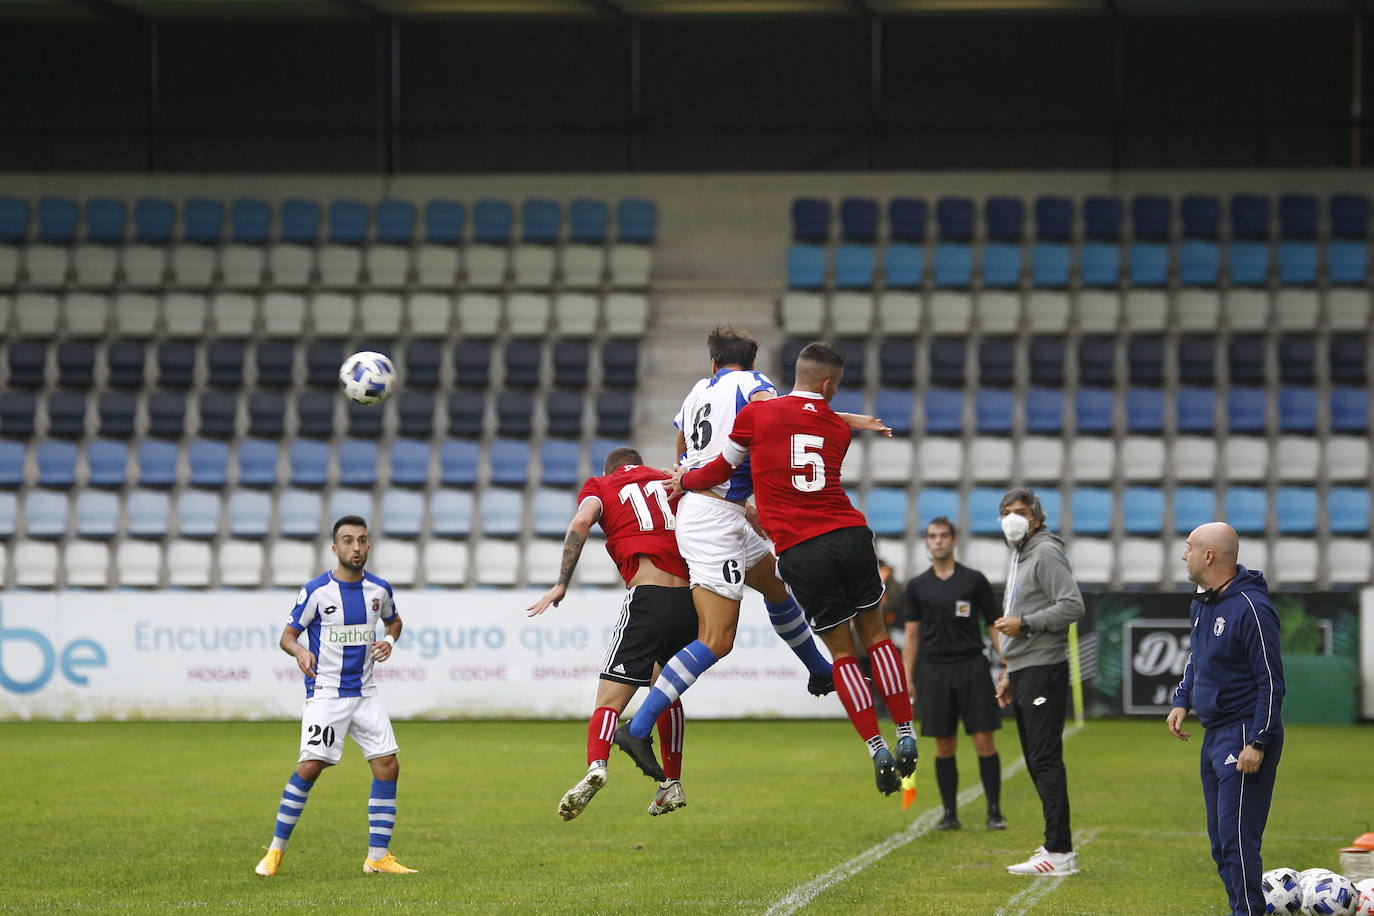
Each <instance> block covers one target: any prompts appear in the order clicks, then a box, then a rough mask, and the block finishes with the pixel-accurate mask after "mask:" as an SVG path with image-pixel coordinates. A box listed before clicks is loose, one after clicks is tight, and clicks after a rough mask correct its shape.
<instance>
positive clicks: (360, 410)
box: [347, 401, 386, 439]
mask: <svg viewBox="0 0 1374 916" xmlns="http://www.w3.org/2000/svg"><path fill="white" fill-rule="evenodd" d="M347 410H348V435H350V436H352V437H353V438H354V439H380V438H381V437H382V430H383V423H382V419H383V418H384V417H385V416H386V412H385V410H384V409H383V408H380V407H372V406H368V405H367V404H354V403H353V402H351V401H350V402H348V404H347Z"/></svg>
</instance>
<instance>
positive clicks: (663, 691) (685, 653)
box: [630, 639, 717, 738]
mask: <svg viewBox="0 0 1374 916" xmlns="http://www.w3.org/2000/svg"><path fill="white" fill-rule="evenodd" d="M716 661H717V658H716V654H715V653H714V652H712V651H711V650H710V649H708V648H706V644H705V643H704V642H702V641H701V640H699V639H694V640H692V641H691V642H690V643H688V644H687V645H685V646H683V647H682V651H680V652H678V654H677V655H674V656H673V657H672V658H670V659H668V664H666V665H664V666H663V672H662V673H661V674H659V676H658V680H656V681H654V686H652V687H650V688H649V695H648V696H647V697H645V699H644V702H643V703H641V704H639V709H638V711H636V712H635V717H634V718H633V719H631V720H630V734H632V735H634V736H635V737H636V738H647V737H649V732H650V731H652V730H653V727H654V723H655V722H656V721H658V717H659V716H660V715H662V714H663V710H665V709H667V708H668V707H669V706H672V705H673V703H674V702H675V701H676V700H677V698H678V697H679V696H681V695H682V692H683V691H684V690H686V689H687V688H688V687H691V686H692V685H693V684H695V683H696V682H697V678H699V677H701V673H702V672H703V671H705V670H706V669H707V668H709V667H711V666H712V665H714V664H715V663H716Z"/></svg>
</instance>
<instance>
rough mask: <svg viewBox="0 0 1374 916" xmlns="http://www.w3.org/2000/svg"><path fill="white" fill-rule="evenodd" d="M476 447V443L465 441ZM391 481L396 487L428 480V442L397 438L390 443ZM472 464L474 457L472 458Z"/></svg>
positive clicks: (408, 485) (425, 482) (411, 485)
mask: <svg viewBox="0 0 1374 916" xmlns="http://www.w3.org/2000/svg"><path fill="white" fill-rule="evenodd" d="M467 444H468V445H471V446H473V447H474V448H475V447H476V443H471V442H469V443H467ZM390 458H391V483H392V486H397V487H423V486H424V485H425V484H427V483H428V482H429V443H428V442H426V441H423V440H421V439H397V440H396V441H395V442H394V443H392V445H391V453H390ZM473 463H474V465H475V464H476V459H475V458H474V460H473Z"/></svg>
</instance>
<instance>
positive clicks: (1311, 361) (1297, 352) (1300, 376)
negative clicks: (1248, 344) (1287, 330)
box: [1279, 334, 1339, 385]
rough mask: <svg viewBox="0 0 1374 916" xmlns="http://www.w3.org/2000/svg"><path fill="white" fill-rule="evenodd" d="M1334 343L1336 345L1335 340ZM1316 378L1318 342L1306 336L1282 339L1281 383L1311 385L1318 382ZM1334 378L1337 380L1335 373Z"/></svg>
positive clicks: (1280, 343)
mask: <svg viewBox="0 0 1374 916" xmlns="http://www.w3.org/2000/svg"><path fill="white" fill-rule="evenodd" d="M1338 339H1339V338H1338ZM1332 343H1333V344H1334V343H1335V340H1333V341H1332ZM1333 349H1334V347H1333ZM1316 377H1317V343H1316V341H1315V340H1314V339H1313V338H1311V337H1309V336H1307V335H1305V334H1304V335H1292V336H1288V337H1283V338H1281V339H1280V340H1279V381H1281V382H1283V383H1284V384H1285V385H1311V384H1312V383H1313V382H1314V381H1316ZM1332 377H1333V378H1335V376H1334V373H1333V376H1332Z"/></svg>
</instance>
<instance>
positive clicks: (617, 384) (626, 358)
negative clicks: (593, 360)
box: [601, 340, 639, 388]
mask: <svg viewBox="0 0 1374 916" xmlns="http://www.w3.org/2000/svg"><path fill="white" fill-rule="evenodd" d="M638 378H639V343H638V342H637V341H633V340H608V341H606V343H605V345H604V346H602V348H601V384H602V385H606V386H609V387H612V388H633V387H634V386H635V383H636V382H637V381H638Z"/></svg>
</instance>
